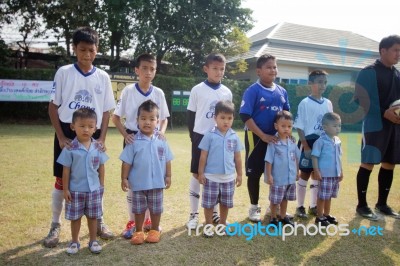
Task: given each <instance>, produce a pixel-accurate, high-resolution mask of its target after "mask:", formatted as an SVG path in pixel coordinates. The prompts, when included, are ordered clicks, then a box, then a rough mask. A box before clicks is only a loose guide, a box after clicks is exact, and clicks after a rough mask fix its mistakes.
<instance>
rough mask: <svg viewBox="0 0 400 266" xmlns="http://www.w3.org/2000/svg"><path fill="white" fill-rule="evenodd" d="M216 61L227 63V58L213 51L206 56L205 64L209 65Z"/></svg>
mask: <svg viewBox="0 0 400 266" xmlns="http://www.w3.org/2000/svg"><path fill="white" fill-rule="evenodd" d="M214 61H217V62H220V63H226V58H225V56H224V55H223V54H221V53H211V54H209V55H208V56H207V57H206V60H205V63H204V65H205V66H208V65H209V64H211V63H212V62H214Z"/></svg>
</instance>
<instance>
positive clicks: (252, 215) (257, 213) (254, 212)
mask: <svg viewBox="0 0 400 266" xmlns="http://www.w3.org/2000/svg"><path fill="white" fill-rule="evenodd" d="M249 220H250V221H251V222H253V223H257V222H259V221H261V208H260V207H256V208H254V207H253V206H252V207H250V209H249Z"/></svg>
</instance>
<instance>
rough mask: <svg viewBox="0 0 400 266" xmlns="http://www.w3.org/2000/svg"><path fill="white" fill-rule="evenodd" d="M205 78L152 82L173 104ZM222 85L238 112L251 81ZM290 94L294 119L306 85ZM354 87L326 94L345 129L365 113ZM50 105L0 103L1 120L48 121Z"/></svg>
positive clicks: (4, 75)
mask: <svg viewBox="0 0 400 266" xmlns="http://www.w3.org/2000/svg"><path fill="white" fill-rule="evenodd" d="M54 74H55V70H48V69H45V70H43V69H21V70H20V69H10V68H0V79H27V80H52V79H53V77H54ZM204 79H205V77H171V76H164V75H159V74H158V75H157V76H156V78H155V79H154V81H153V83H154V85H155V86H157V87H160V88H162V89H163V90H164V92H165V97H166V99H167V103H168V105H169V108H170V105H171V100H170V99H171V97H172V91H174V90H186V91H190V89H191V88H192V87H193V86H194V85H196V84H198V83H199V82H201V81H203V80H204ZM223 83H224V84H225V85H226V86H227V87H228V88H230V89H231V90H232V94H233V102H234V104H235V106H236V110H237V111H238V110H239V108H240V103H241V99H242V95H243V92H244V90H245V89H246V88H247V87H248V86H249V85H250V84H251V82H248V81H237V80H230V79H225V80H224V81H223ZM283 86H284V87H285V88H286V90H287V91H288V95H289V101H290V106H291V112H292V113H293V115H294V116H296V114H297V106H298V105H299V103H300V101H301V100H302V99H303V98H304V97H306V96H307V95H308V94H309V88H308V87H307V86H300V85H292V84H288V85H283ZM353 90H354V89H353V88H350V87H336V86H335V87H333V86H328V87H327V90H326V91H325V93H324V96H325V97H326V98H329V99H330V100H331V101H332V104H333V110H334V111H335V112H337V113H339V114H340V116H341V117H342V123H343V129H345V130H357V131H359V130H360V126H361V117H362V112H361V110H360V109H359V107H358V105H357V104H355V103H354V102H353V100H352V98H353ZM47 105H48V104H47V103H35V102H0V122H1V121H15V122H18V121H22V120H24V122H26V120H30V121H37V120H44V121H46V122H47V121H48V115H47ZM171 119H172V121H171V122H172V125H173V126H178V127H179V126H186V113H185V112H182V113H172V117H171ZM234 126H235V127H236V128H242V127H243V123H242V122H241V121H240V118H239V115H238V113H237V114H236V121H235V124H234Z"/></svg>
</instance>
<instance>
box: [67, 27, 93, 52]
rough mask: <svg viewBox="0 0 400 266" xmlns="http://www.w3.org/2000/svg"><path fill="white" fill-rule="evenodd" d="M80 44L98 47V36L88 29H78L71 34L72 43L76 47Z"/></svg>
mask: <svg viewBox="0 0 400 266" xmlns="http://www.w3.org/2000/svg"><path fill="white" fill-rule="evenodd" d="M80 42H87V43H90V44H94V45H96V47H97V46H99V34H98V33H97V31H95V30H94V29H92V28H90V27H86V26H85V27H79V28H77V29H76V30H75V31H74V33H73V34H72V43H73V44H74V45H75V46H77V45H78V43H80Z"/></svg>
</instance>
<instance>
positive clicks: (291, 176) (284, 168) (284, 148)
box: [264, 138, 300, 186]
mask: <svg viewBox="0 0 400 266" xmlns="http://www.w3.org/2000/svg"><path fill="white" fill-rule="evenodd" d="M299 160H300V150H299V148H298V147H297V145H296V143H295V142H294V141H292V140H291V139H290V138H287V142H286V143H285V142H283V141H281V140H279V141H278V142H277V143H272V142H270V143H269V144H268V148H267V152H266V154H265V159H264V161H266V162H268V163H270V164H272V171H271V172H272V173H271V174H272V177H273V180H274V185H276V186H286V185H290V184H294V183H296V177H297V162H298V161H299ZM264 182H267V175H266V174H265V175H264Z"/></svg>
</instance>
